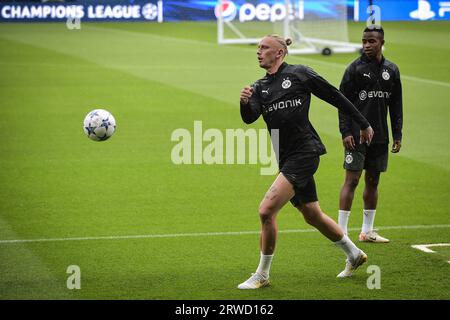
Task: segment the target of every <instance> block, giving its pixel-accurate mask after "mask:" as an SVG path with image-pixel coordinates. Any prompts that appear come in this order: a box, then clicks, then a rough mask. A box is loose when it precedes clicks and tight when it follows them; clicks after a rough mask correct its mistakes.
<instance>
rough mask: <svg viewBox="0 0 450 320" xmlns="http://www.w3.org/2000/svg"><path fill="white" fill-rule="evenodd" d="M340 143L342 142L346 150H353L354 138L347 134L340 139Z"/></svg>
mask: <svg viewBox="0 0 450 320" xmlns="http://www.w3.org/2000/svg"><path fill="white" fill-rule="evenodd" d="M342 143H343V144H344V148H345V149H347V150H355V147H356V145H355V138H353V136H347V137H345V138H344V139H342Z"/></svg>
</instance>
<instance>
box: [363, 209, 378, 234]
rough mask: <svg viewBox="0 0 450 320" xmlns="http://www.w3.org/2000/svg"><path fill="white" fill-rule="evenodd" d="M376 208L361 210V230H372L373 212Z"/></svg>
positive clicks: (364, 231)
mask: <svg viewBox="0 0 450 320" xmlns="http://www.w3.org/2000/svg"><path fill="white" fill-rule="evenodd" d="M376 212H377V210H368V209H364V210H363V224H362V230H361V232H363V233H367V232H369V231H372V230H373V222H374V220H375V213H376Z"/></svg>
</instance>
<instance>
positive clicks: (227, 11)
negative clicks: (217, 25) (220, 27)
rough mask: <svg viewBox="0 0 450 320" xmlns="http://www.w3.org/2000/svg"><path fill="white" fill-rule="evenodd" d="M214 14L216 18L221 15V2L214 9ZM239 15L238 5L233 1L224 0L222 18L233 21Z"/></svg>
mask: <svg viewBox="0 0 450 320" xmlns="http://www.w3.org/2000/svg"><path fill="white" fill-rule="evenodd" d="M214 14H215V15H216V18H219V17H220V4H218V5H217V6H216V8H215V9H214ZM236 15H237V7H236V5H235V4H234V2H232V1H222V19H223V21H226V22H228V21H232V20H233V19H234V18H236Z"/></svg>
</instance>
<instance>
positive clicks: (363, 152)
mask: <svg viewBox="0 0 450 320" xmlns="http://www.w3.org/2000/svg"><path fill="white" fill-rule="evenodd" d="M388 149H389V147H388V145H387V144H372V145H370V146H367V145H366V144H364V143H363V144H358V145H357V146H356V148H355V150H345V158H344V169H346V170H351V171H362V170H363V169H365V170H370V171H376V172H385V171H386V170H387V165H388Z"/></svg>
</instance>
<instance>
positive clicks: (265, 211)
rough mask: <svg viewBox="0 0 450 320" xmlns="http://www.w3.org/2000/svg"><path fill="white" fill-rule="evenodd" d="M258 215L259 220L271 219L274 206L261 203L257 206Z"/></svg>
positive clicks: (274, 212)
mask: <svg viewBox="0 0 450 320" xmlns="http://www.w3.org/2000/svg"><path fill="white" fill-rule="evenodd" d="M258 211H259V217H260V219H261V221H263V222H264V221H267V220H270V219H272V218H273V217H274V216H275V214H276V207H275V206H271V205H265V204H262V205H260V206H259V210H258Z"/></svg>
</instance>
